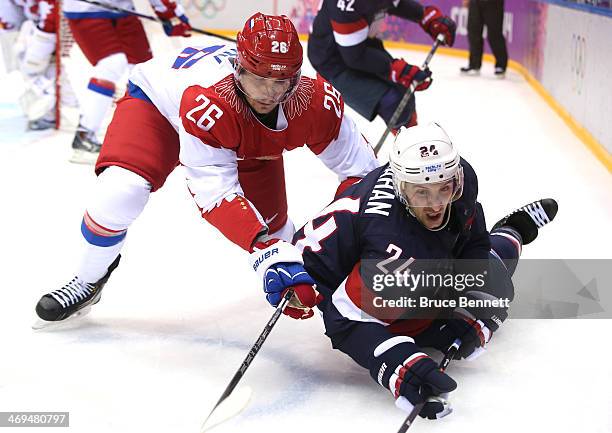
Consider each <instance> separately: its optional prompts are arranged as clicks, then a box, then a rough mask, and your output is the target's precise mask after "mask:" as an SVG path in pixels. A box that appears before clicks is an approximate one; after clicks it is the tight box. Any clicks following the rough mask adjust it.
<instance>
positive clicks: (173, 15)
mask: <svg viewBox="0 0 612 433" xmlns="http://www.w3.org/2000/svg"><path fill="white" fill-rule="evenodd" d="M160 1H161V4H160V5H155V7H154V10H155V14H156V15H157V17H158V18H159V19H160V20H161V21H162V25H163V27H164V32H165V33H166V34H167V35H168V36H183V37H190V36H191V33H189V31H190V30H191V25H189V19H188V18H187V16H186V15H185V10H184V9H183V7H182V6H181V5H180V4H176V3H175V2H173V1H171V0H160Z"/></svg>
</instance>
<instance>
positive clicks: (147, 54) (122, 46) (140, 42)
mask: <svg viewBox="0 0 612 433" xmlns="http://www.w3.org/2000/svg"><path fill="white" fill-rule="evenodd" d="M177 1H178V0H177ZM105 3H108V4H109V5H111V6H118V7H121V8H123V9H132V10H133V9H134V5H133V2H132V0H105ZM150 3H151V6H152V7H153V9H154V10H155V13H156V14H157V16H158V17H159V18H160V19H161V20H163V21H164V31H165V32H166V34H168V35H169V36H190V34H189V30H190V29H191V27H190V26H189V21H188V19H187V17H186V16H185V12H184V10H183V8H182V7H181V6H180V4H177V3H176V2H175V1H171V0H150ZM62 8H63V12H64V15H65V16H66V18H67V19H68V24H69V25H70V30H71V31H72V35H73V36H74V40H75V41H76V43H77V44H78V45H79V48H80V49H81V51H82V52H83V54H84V55H85V57H87V60H88V61H89V63H91V64H92V65H93V66H94V72H93V74H92V77H91V78H90V80H89V83H88V84H87V93H86V95H85V96H84V97H83V100H82V104H81V119H80V122H79V126H78V128H77V132H76V134H75V137H74V140H73V143H72V148H73V149H74V155H73V157H72V159H71V161H72V162H76V163H91V164H93V163H94V162H95V160H96V158H97V157H98V153H99V151H100V142H99V141H98V138H97V137H96V134H97V133H99V132H100V127H101V125H102V121H103V119H104V117H105V116H106V114H107V113H108V110H109V109H110V108H111V106H112V104H113V95H114V94H115V90H116V89H115V87H116V84H117V82H118V81H119V80H120V79H121V77H122V76H123V75H124V74H125V73H126V72H127V71H128V68H129V67H130V66H132V65H134V64H137V63H141V62H146V61H147V60H149V59H151V57H152V54H151V48H150V47H149V42H148V40H147V36H146V34H145V31H144V28H143V26H142V23H141V22H140V19H139V18H137V17H135V16H131V15H128V14H125V13H120V12H115V11H112V10H108V9H104V8H102V7H99V6H96V5H93V4H89V3H86V2H82V1H79V0H64V1H63V2H62Z"/></svg>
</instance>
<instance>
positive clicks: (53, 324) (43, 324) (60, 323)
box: [32, 305, 91, 331]
mask: <svg viewBox="0 0 612 433" xmlns="http://www.w3.org/2000/svg"><path fill="white" fill-rule="evenodd" d="M90 310H91V305H88V306H87V307H84V308H81V309H80V310H79V311H77V312H75V313H73V314H71V315H70V316H68V317H66V318H65V319H63V320H57V321H48V320H43V319H40V318H38V319H37V320H36V322H34V324H32V329H33V330H35V331H40V330H41V329H46V330H49V331H50V330H53V329H61V328H65V327H66V325H67V324H72V323H73V322H74V321H75V320H76V319H80V318H82V317H83V316H85V315H86V314H87V313H89V311H90Z"/></svg>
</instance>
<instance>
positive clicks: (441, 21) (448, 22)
mask: <svg viewBox="0 0 612 433" xmlns="http://www.w3.org/2000/svg"><path fill="white" fill-rule="evenodd" d="M420 24H421V27H422V28H423V30H425V31H426V32H427V33H429V35H430V36H431V37H432V38H433V39H434V40H435V39H436V38H437V37H438V35H439V34H443V35H444V41H445V44H446V45H448V46H449V47H452V46H453V44H454V43H455V33H456V32H457V24H455V22H454V21H453V20H452V19H450V18H449V17H447V16H445V15H442V12H441V11H440V9H438V8H437V7H435V6H427V7H425V12H424V13H423V18H422V19H421V22H420Z"/></svg>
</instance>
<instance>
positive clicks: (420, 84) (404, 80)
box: [389, 59, 432, 91]
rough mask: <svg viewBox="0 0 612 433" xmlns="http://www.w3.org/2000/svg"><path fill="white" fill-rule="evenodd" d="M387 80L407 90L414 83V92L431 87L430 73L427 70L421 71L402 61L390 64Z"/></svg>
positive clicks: (398, 60) (396, 60) (394, 61)
mask: <svg viewBox="0 0 612 433" xmlns="http://www.w3.org/2000/svg"><path fill="white" fill-rule="evenodd" d="M389 78H390V79H391V81H393V82H394V83H397V84H401V85H402V86H404V87H406V88H408V87H410V84H411V83H412V82H413V81H414V82H415V84H416V89H415V90H416V91H420V90H425V89H427V88H428V87H429V86H430V85H431V81H432V78H431V71H430V70H429V69H425V70H424V71H423V70H421V68H419V67H418V66H414V65H410V64H408V63H406V62H405V61H404V59H395V60H393V62H391V69H390V70H389Z"/></svg>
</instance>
